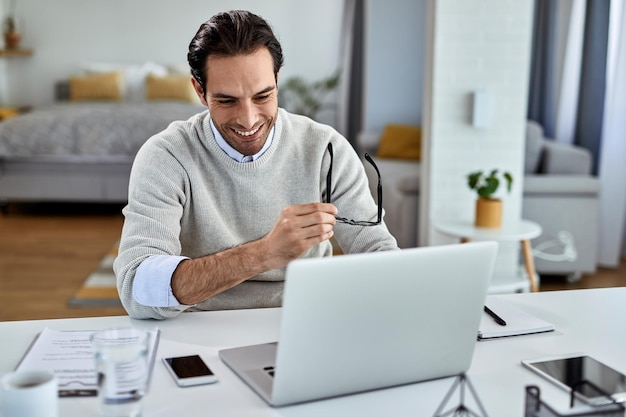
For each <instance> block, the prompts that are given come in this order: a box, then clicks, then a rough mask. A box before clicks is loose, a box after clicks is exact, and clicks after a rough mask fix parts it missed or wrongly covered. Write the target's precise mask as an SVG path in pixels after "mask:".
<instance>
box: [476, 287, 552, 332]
mask: <svg viewBox="0 0 626 417" xmlns="http://www.w3.org/2000/svg"><path fill="white" fill-rule="evenodd" d="M485 305H486V306H487V307H489V308H490V309H491V310H492V311H493V312H495V313H496V314H497V315H498V316H499V317H501V318H502V319H503V320H504V321H505V322H506V326H501V325H499V324H498V323H496V322H495V321H494V319H493V318H492V317H490V316H489V315H488V314H487V313H483V317H482V319H481V322H480V326H479V329H478V338H479V339H481V340H482V339H493V338H498V337H508V336H519V335H524V334H532V333H542V332H550V331H553V330H554V325H553V324H552V323H550V322H547V321H545V320H543V319H541V318H539V317H537V316H534V315H532V314H530V313H528V312H526V311H524V310H522V309H521V308H519V307H517V306H515V305H513V304H511V303H509V302H508V301H506V300H503V299H501V298H498V297H495V296H489V297H487V300H486V301H485Z"/></svg>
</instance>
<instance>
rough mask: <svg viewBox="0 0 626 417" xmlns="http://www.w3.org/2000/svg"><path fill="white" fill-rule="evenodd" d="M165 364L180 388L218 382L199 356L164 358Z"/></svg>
mask: <svg viewBox="0 0 626 417" xmlns="http://www.w3.org/2000/svg"><path fill="white" fill-rule="evenodd" d="M163 363H164V364H165V367H166V368H167V369H168V371H169V372H170V374H171V375H172V377H173V378H174V381H176V383H177V384H178V386H180V387H190V386H192V385H202V384H212V383H214V382H217V377H216V376H215V375H214V374H213V372H212V371H211V369H209V367H208V366H207V364H206V363H204V361H203V360H202V358H201V357H200V356H199V355H190V356H177V357H171V358H163Z"/></svg>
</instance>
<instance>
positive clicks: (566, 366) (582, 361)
mask: <svg viewBox="0 0 626 417" xmlns="http://www.w3.org/2000/svg"><path fill="white" fill-rule="evenodd" d="M522 364H523V365H524V366H525V367H527V368H528V369H530V370H531V371H533V372H535V373H537V374H539V375H541V376H542V377H544V378H546V379H548V380H549V381H550V382H552V383H554V384H556V385H558V386H559V387H561V388H564V389H566V390H568V391H571V390H572V389H573V388H574V389H575V390H576V396H577V397H578V398H579V399H581V400H583V401H585V402H587V403H589V404H602V403H606V402H609V401H610V400H609V399H608V398H607V395H608V396H610V397H611V398H612V399H613V400H615V401H617V402H624V401H626V375H624V374H623V373H621V372H619V371H617V370H616V369H613V368H611V367H610V366H608V365H605V364H604V363H602V362H600V361H598V360H596V359H594V358H592V357H591V356H588V355H585V354H580V353H574V354H567V355H561V356H552V357H548V358H540V359H534V360H523V361H522ZM580 381H584V382H585V383H580ZM594 386H595V387H594ZM596 388H599V389H600V390H601V391H602V392H599V391H598V389H596ZM603 393H605V394H606V395H603Z"/></svg>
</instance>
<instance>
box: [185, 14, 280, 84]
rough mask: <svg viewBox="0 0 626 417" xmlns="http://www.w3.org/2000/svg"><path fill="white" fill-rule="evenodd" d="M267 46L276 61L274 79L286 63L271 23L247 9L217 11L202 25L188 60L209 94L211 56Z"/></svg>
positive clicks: (194, 39)
mask: <svg viewBox="0 0 626 417" xmlns="http://www.w3.org/2000/svg"><path fill="white" fill-rule="evenodd" d="M263 47H265V48H267V49H268V50H269V52H270V54H271V56H272V60H273V61H274V78H277V75H278V70H280V67H282V66H283V50H282V48H281V46H280V42H278V40H277V39H276V37H275V36H274V32H272V28H271V27H270V25H269V24H268V23H267V22H266V21H265V20H264V19H263V18H261V17H259V16H257V15H255V14H253V13H250V12H248V11H245V10H231V11H229V12H223V13H219V14H216V15H215V16H213V17H212V18H211V19H209V20H207V21H206V22H204V23H203V24H202V25H200V29H198V32H196V35H195V36H194V37H193V39H192V40H191V42H190V43H189V52H188V53H187V61H188V62H189V67H190V68H191V75H192V76H193V77H194V78H195V79H196V81H197V82H198V83H199V84H200V85H201V86H202V92H203V93H206V77H207V67H206V66H207V59H208V57H209V55H214V56H222V57H231V56H236V55H246V54H251V53H253V52H256V51H257V50H258V49H260V48H263Z"/></svg>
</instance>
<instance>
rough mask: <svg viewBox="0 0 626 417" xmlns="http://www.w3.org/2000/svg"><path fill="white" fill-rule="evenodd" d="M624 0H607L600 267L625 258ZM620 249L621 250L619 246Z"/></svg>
mask: <svg viewBox="0 0 626 417" xmlns="http://www.w3.org/2000/svg"><path fill="white" fill-rule="evenodd" d="M625 3H626V2H625V1H624V0H611V20H610V24H609V28H610V32H609V46H608V60H607V79H606V87H607V88H606V91H607V94H606V101H605V110H604V124H603V130H602V146H601V150H600V170H599V174H600V183H601V203H600V248H599V249H600V250H599V256H600V259H599V262H600V265H603V266H609V267H611V266H616V265H618V264H619V260H620V255H621V256H622V257H624V258H626V234H625V231H626V230H625V227H624V224H625V223H626V164H625V163H624V161H626V117H624V116H625V114H626V76H624V75H625V74H626V27H625V26H626V4H625ZM620 248H621V249H620Z"/></svg>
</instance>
